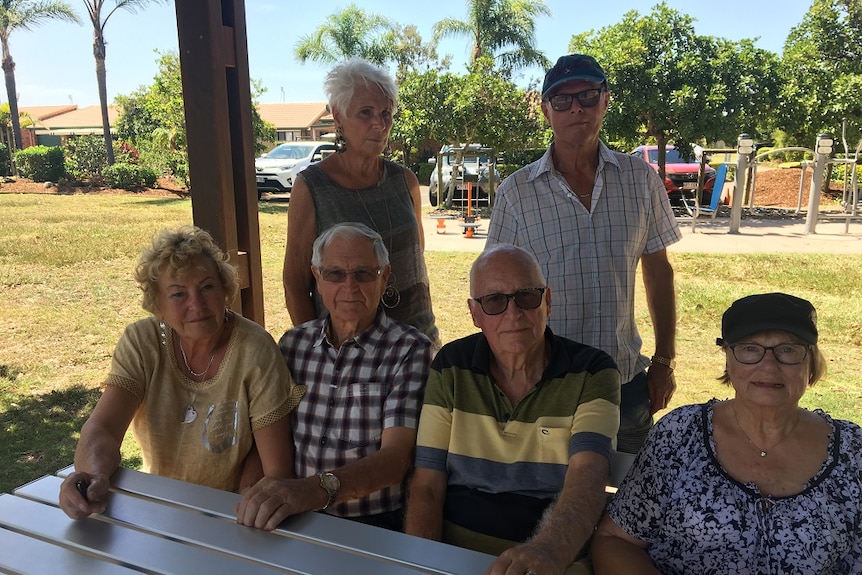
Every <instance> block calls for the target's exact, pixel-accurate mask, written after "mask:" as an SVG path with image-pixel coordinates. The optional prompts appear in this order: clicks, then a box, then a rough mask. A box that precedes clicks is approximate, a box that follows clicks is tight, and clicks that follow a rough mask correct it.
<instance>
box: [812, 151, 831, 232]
mask: <svg viewBox="0 0 862 575" xmlns="http://www.w3.org/2000/svg"><path fill="white" fill-rule="evenodd" d="M833 143H834V140H833V139H832V134H817V143H816V144H815V145H814V174H812V176H811V191H810V192H809V193H808V214H807V215H806V216H805V233H806V234H813V233H815V228H816V227H817V216H818V214H819V212H820V190H821V189H822V188H823V175H824V174H825V172H826V161H827V160H828V159H829V156H831V155H832V144H833Z"/></svg>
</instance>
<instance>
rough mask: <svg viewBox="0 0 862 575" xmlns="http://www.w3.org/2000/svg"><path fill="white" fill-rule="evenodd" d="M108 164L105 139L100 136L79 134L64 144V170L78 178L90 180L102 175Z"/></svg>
mask: <svg viewBox="0 0 862 575" xmlns="http://www.w3.org/2000/svg"><path fill="white" fill-rule="evenodd" d="M107 165H108V162H107V158H106V154H105V139H104V138H103V137H102V136H96V135H91V136H79V137H77V138H73V139H71V140H70V141H69V143H68V145H67V146H66V172H67V173H68V174H69V175H70V176H72V177H73V178H75V179H78V180H91V179H94V178H98V177H99V176H101V175H102V170H103V169H104V168H105V166H107Z"/></svg>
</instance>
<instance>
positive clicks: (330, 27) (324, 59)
mask: <svg viewBox="0 0 862 575" xmlns="http://www.w3.org/2000/svg"><path fill="white" fill-rule="evenodd" d="M389 32H390V23H389V20H388V19H386V18H384V17H383V16H379V15H377V14H366V13H365V11H364V10H362V9H361V8H359V7H357V6H356V5H355V4H350V5H349V6H348V7H347V8H345V9H344V10H342V11H341V12H336V13H335V14H330V15H329V16H328V17H327V18H326V22H325V23H324V24H321V25H320V26H318V27H317V28H316V29H315V30H314V32H312V33H311V34H306V35H305V36H302V37H301V38H300V39H299V40H298V41H297V43H296V47H295V52H294V53H295V55H296V58H297V60H299V61H300V62H302V63H305V62H306V61H308V60H312V61H314V62H320V63H323V64H331V63H334V62H338V61H341V60H345V59H347V58H350V57H353V56H361V57H362V58H365V59H366V60H368V61H369V62H372V63H374V64H377V65H383V64H385V63H386V62H387V61H389V60H391V59H392V58H393V46H392V43H393V40H392V36H391V34H390V33H389ZM375 33H377V34H375Z"/></svg>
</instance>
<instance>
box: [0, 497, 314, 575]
mask: <svg viewBox="0 0 862 575" xmlns="http://www.w3.org/2000/svg"><path fill="white" fill-rule="evenodd" d="M0 526H4V527H6V528H8V529H13V530H15V531H17V532H19V533H22V534H26V535H28V536H31V537H36V538H38V539H43V540H46V541H53V542H56V543H57V544H59V545H63V546H65V547H68V548H70V549H78V550H81V551H85V552H89V553H93V554H95V555H97V556H101V557H105V558H108V559H110V560H112V561H117V562H120V563H123V564H126V565H134V566H137V567H139V568H141V569H145V570H148V571H151V572H154V573H164V574H168V573H207V574H210V573H212V574H219V573H223V574H224V575H236V573H243V574H244V575H246V574H247V575H251V574H256V575H257V574H259V575H264V574H271V573H302V572H301V571H283V570H275V569H267V568H264V567H262V566H259V565H254V564H251V563H249V562H247V561H242V560H240V559H237V558H234V557H229V556H226V555H219V554H214V553H212V552H210V551H206V550H203V549H199V548H196V547H192V546H190V545H186V544H183V543H179V542H176V541H170V540H167V539H164V538H162V537H157V536H154V535H149V534H146V533H141V532H138V531H135V530H132V529H128V528H126V527H123V526H120V525H113V524H110V523H107V522H104V521H100V520H98V519H96V518H93V517H89V518H87V519H81V520H78V521H76V520H73V519H69V518H68V517H67V516H66V514H65V513H63V511H61V510H60V508H59V507H53V506H50V505H45V504H43V503H39V502H37V501H33V500H29V499H24V498H22V497H17V496H15V495H9V494H4V495H0Z"/></svg>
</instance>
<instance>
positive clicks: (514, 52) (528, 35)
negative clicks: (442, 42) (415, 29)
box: [434, 0, 551, 75]
mask: <svg viewBox="0 0 862 575" xmlns="http://www.w3.org/2000/svg"><path fill="white" fill-rule="evenodd" d="M540 15H544V16H550V15H551V10H550V8H548V6H547V4H545V2H544V1H543V0H468V1H467V19H466V20H458V19H455V18H446V19H443V20H441V21H439V22H437V23H436V24H434V40H435V41H437V40H439V39H440V38H443V37H446V36H467V37H468V38H470V39H471V41H472V43H473V48H472V52H471V57H470V63H471V65H475V64H476V62H478V61H479V59H480V58H482V57H483V56H488V57H491V58H495V59H496V61H497V62H498V63H499V64H500V70H501V71H502V72H503V73H504V74H506V75H508V74H510V73H511V72H512V71H513V70H516V69H518V68H524V67H527V66H531V65H536V66H541V67H542V68H549V67H550V66H551V63H550V61H549V60H548V58H547V57H545V55H544V54H543V53H542V52H540V51H539V50H537V49H536V47H535V45H536V29H535V18H536V17H537V16H540Z"/></svg>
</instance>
